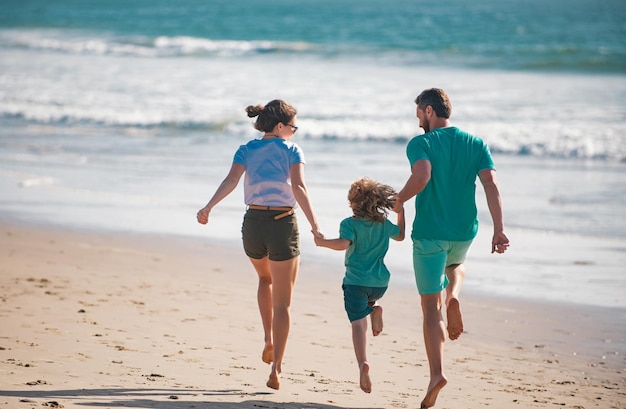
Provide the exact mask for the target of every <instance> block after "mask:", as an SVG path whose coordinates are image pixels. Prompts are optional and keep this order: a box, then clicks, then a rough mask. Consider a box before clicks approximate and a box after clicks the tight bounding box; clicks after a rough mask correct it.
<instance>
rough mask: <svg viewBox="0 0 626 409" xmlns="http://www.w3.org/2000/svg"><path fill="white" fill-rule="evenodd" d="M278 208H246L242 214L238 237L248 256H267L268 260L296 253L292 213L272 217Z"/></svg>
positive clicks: (296, 240) (290, 256)
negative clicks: (281, 216) (239, 235)
mask: <svg viewBox="0 0 626 409" xmlns="http://www.w3.org/2000/svg"><path fill="white" fill-rule="evenodd" d="M281 213H284V212H283V211H280V210H256V209H248V211H247V212H246V214H245V215H244V217H243V225H242V226H241V238H242V239H243V249H244V251H245V252H246V255H247V256H248V257H250V258H254V259H261V258H263V257H266V256H269V259H270V260H272V261H284V260H289V259H292V258H294V257H297V256H299V255H300V238H299V234H298V221H297V220H296V215H295V214H292V215H290V216H286V217H283V218H282V219H278V220H275V219H274V216H276V215H278V214H281Z"/></svg>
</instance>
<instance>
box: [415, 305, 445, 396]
mask: <svg viewBox="0 0 626 409" xmlns="http://www.w3.org/2000/svg"><path fill="white" fill-rule="evenodd" d="M421 299H422V311H423V314H424V322H423V327H424V345H425V347H426V355H427V357H428V366H429V368H430V382H429V384H428V390H427V391H426V396H425V397H424V400H423V401H422V404H421V406H420V407H421V408H422V409H423V408H430V407H431V406H434V405H435V401H436V400H437V396H438V394H439V391H440V390H441V389H442V388H443V387H444V386H446V383H448V380H447V379H446V377H445V375H444V374H443V343H444V341H445V339H446V337H445V330H444V324H443V317H442V316H441V294H440V293H436V294H423V295H422V296H421Z"/></svg>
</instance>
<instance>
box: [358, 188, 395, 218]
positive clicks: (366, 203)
mask: <svg viewBox="0 0 626 409" xmlns="http://www.w3.org/2000/svg"><path fill="white" fill-rule="evenodd" d="M396 195H397V192H396V191H395V189H394V188H392V187H391V186H388V185H384V184H382V183H378V182H377V181H375V180H373V179H370V178H367V177H365V178H361V179H358V180H356V181H354V182H353V183H352V185H351V186H350V190H349V191H348V200H349V201H350V203H351V204H352V211H353V213H354V216H355V217H359V218H363V219H367V220H371V221H373V222H383V221H385V219H386V218H387V211H388V210H389V209H393V206H394V204H395V202H396Z"/></svg>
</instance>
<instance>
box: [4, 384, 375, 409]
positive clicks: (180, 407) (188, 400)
mask: <svg viewBox="0 0 626 409" xmlns="http://www.w3.org/2000/svg"><path fill="white" fill-rule="evenodd" d="M269 395H273V393H272V392H245V391H243V390H237V389H221V390H196V389H124V388H115V389H114V388H109V389H106V388H103V389H67V390H21V391H2V390H0V396H12V397H16V398H20V401H21V402H24V403H40V404H42V405H44V406H48V407H62V406H61V405H63V406H65V405H72V406H87V407H90V406H91V407H95V408H117V407H120V408H156V409H192V408H193V409H198V408H210V409H259V408H267V409H348V408H347V407H344V406H336V405H332V404H329V403H315V402H304V403H303V402H273V401H271V400H244V399H246V398H249V397H255V396H269ZM211 396H233V397H234V396H239V397H240V398H241V399H242V401H240V402H213V401H211ZM322 399H323V398H322ZM362 409H384V408H374V407H372V408H362Z"/></svg>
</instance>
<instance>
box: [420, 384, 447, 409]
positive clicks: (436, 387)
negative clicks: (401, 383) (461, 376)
mask: <svg viewBox="0 0 626 409" xmlns="http://www.w3.org/2000/svg"><path fill="white" fill-rule="evenodd" d="M447 383H448V380H447V379H446V378H445V377H444V376H441V378H438V379H432V380H431V381H430V384H429V385H428V392H426V396H425V397H424V400H423V401H422V403H421V404H420V409H426V408H430V407H432V406H435V401H436V400H437V395H439V391H440V390H441V389H442V388H443V387H444V386H446V384H447Z"/></svg>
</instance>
